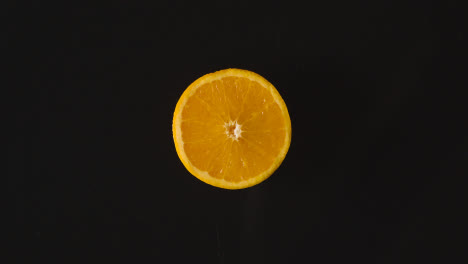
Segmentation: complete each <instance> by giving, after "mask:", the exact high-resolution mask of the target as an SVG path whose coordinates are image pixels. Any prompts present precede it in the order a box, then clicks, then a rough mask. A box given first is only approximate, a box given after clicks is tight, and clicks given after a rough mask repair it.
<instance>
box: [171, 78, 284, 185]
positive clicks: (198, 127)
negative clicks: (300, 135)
mask: <svg viewBox="0 0 468 264" xmlns="http://www.w3.org/2000/svg"><path fill="white" fill-rule="evenodd" d="M172 132H173V137H174V143H175V147H176V151H177V154H178V155H179V158H180V160H181V161H182V163H183V164H184V166H185V167H186V168H187V170H188V171H189V172H190V173H192V174H193V175H194V176H195V177H197V178H198V179H200V180H201V181H203V182H205V183H208V184H211V185H213V186H216V187H220V188H225V189H242V188H247V187H250V186H253V185H256V184H258V183H260V182H262V181H264V180H265V179H267V178H268V177H269V176H270V175H271V174H272V173H273V172H274V171H275V170H276V169H277V168H278V167H279V166H280V164H281V163H282V162H283V160H284V158H285V156H286V153H287V152H288V149H289V145H290V142H291V120H290V118H289V114H288V109H287V108H286V104H285V103H284V101H283V99H282V98H281V96H280V94H279V93H278V91H277V90H276V89H275V87H274V86H273V85H272V84H271V83H270V82H268V81H267V80H266V79H264V78H263V77H262V76H260V75H258V74H256V73H254V72H251V71H247V70H240V69H226V70H221V71H217V72H214V73H210V74H207V75H205V76H203V77H201V78H199V79H198V80H196V81H195V82H193V83H192V84H191V85H190V86H189V87H188V88H187V89H186V90H185V92H184V93H183V94H182V96H181V97H180V99H179V101H178V102H177V106H176V109H175V112H174V119H173V123H172Z"/></svg>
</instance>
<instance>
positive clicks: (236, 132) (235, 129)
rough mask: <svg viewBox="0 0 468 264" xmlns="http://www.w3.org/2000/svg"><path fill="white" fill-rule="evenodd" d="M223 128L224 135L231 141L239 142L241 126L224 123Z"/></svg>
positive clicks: (234, 122) (234, 123)
mask: <svg viewBox="0 0 468 264" xmlns="http://www.w3.org/2000/svg"><path fill="white" fill-rule="evenodd" d="M224 128H225V129H226V131H225V133H226V135H227V136H228V137H229V138H231V139H232V140H236V141H237V140H239V137H241V134H242V125H241V124H238V123H237V121H229V123H224Z"/></svg>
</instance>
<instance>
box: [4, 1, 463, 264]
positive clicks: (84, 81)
mask: <svg viewBox="0 0 468 264" xmlns="http://www.w3.org/2000/svg"><path fill="white" fill-rule="evenodd" d="M39 10H40V12H39ZM8 12H15V13H16V14H17V15H16V16H13V17H12V18H11V19H10V20H9V21H8V24H7V26H8V31H7V36H8V39H7V45H8V48H9V50H10V51H12V50H13V48H14V49H15V50H16V51H15V53H12V54H13V57H14V60H13V62H12V63H11V64H10V66H9V67H10V70H13V71H14V72H17V73H19V75H18V77H17V78H16V80H17V81H16V85H15V86H13V87H15V93H17V95H19V96H21V97H20V98H21V100H20V101H19V103H18V104H15V105H14V106H13V107H12V108H11V109H12V110H11V113H13V119H12V120H13V124H14V125H13V127H14V128H15V134H14V136H12V137H11V138H10V139H8V141H9V143H8V147H9V148H8V161H9V166H8V174H9V184H8V188H9V190H10V191H11V193H12V196H11V197H13V202H14V203H15V213H14V214H13V215H14V219H15V222H16V225H15V226H16V228H15V239H14V240H12V241H13V242H12V243H13V244H14V246H15V247H16V248H17V249H19V250H18V253H17V255H16V262H14V263H21V262H22V260H24V258H25V257H26V258H33V259H35V260H38V261H42V262H43V263H51V262H55V261H57V262H60V263H98V262H99V263H111V262H112V263H115V262H118V263H134V262H137V263H150V262H151V263H181V262H188V261H190V262H193V263H201V262H202V261H203V262H204V263H291V262H292V263H297V262H299V261H300V262H306V263H307V262H315V263H338V262H343V261H347V262H348V261H353V262H355V261H357V262H359V263H423V262H431V263H447V262H451V261H452V260H453V259H458V253H462V250H463V249H464V247H466V245H463V244H459V243H456V242H455V241H457V240H458V239H461V238H462V236H461V234H460V233H459V231H458V230H459V229H458V228H459V226H460V224H462V223H463V222H464V221H462V220H461V215H462V214H463V209H464V208H466V206H462V203H463V200H464V198H463V191H462V189H464V186H465V185H463V184H462V183H461V179H462V178H463V177H464V176H466V175H467V172H468V170H467V151H466V147H467V145H466V132H467V129H466V116H464V115H463V113H464V110H466V109H465V108H466V107H465V106H464V105H463V104H464V103H465V101H466V97H463V96H461V93H460V92H459V91H460V90H462V89H466V85H464V84H463V79H464V78H463V74H464V73H465V70H466V68H463V67H461V65H462V62H463V61H464V60H465V59H466V52H465V51H463V47H464V46H463V45H462V42H463V41H466V31H465V30H464V27H463V26H462V25H463V23H462V19H461V18H462V12H461V8H460V6H459V5H456V4H453V3H449V2H440V3H438V2H430V1H420V2H414V1H413V2H411V1H410V2H405V3H396V2H394V1H368V2H365V1H315V2H313V3H309V4H308V5H305V4H304V5H303V4H299V3H294V2H291V1H284V2H282V3H280V2H274V1H272V2H268V3H262V4H260V3H257V2H249V1H220V2H216V3H210V4H204V3H200V2H198V1H193V2H191V3H185V2H180V1H171V2H167V3H166V2H160V1H152V2H146V3H138V4H137V3H134V2H133V1H114V2H113V3H112V4H110V5H101V6H99V5H98V4H93V5H86V4H83V3H82V4H80V5H76V6H73V5H71V4H70V5H68V4H67V6H56V5H46V4H44V3H39V2H38V3H36V4H35V5H30V6H20V5H15V6H13V5H12V6H9V9H8ZM231 67H232V68H242V69H247V70H251V71H254V72H257V73H259V74H260V75H262V76H264V77H265V78H266V79H268V80H269V81H270V82H271V83H273V84H274V85H275V86H276V88H277V89H278V91H279V92H280V94H281V95H282V96H283V99H284V100H285V102H286V104H287V106H288V109H289V113H290V116H291V121H292V129H293V136H292V143H291V147H290V150H289V153H288V155H287V156H286V159H285V161H284V162H283V164H282V165H281V167H280V168H279V169H278V170H277V171H276V172H275V173H274V174H273V175H272V176H271V177H270V178H269V179H268V180H267V181H265V182H263V183H261V184H259V185H257V186H254V187H251V188H248V189H244V190H238V191H229V190H223V189H218V188H215V187H212V186H209V185H207V184H205V183H202V182H201V181H199V180H197V179H196V178H195V177H193V176H191V175H190V174H189V173H188V172H187V171H186V169H185V168H184V167H183V165H182V163H181V162H180V160H179V158H178V157H177V154H176V152H175V148H174V144H173V139H172V131H171V124H172V114H173V111H174V108H175V105H176V103H177V100H178V99H179V97H180V95H181V94H182V92H183V91H184V89H185V88H186V87H187V86H188V85H189V84H190V83H191V82H193V81H194V80H195V79H197V78H198V77H200V76H202V75H204V74H206V73H209V72H213V71H216V70H220V69H225V68H231ZM451 263H452V262H451Z"/></svg>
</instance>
